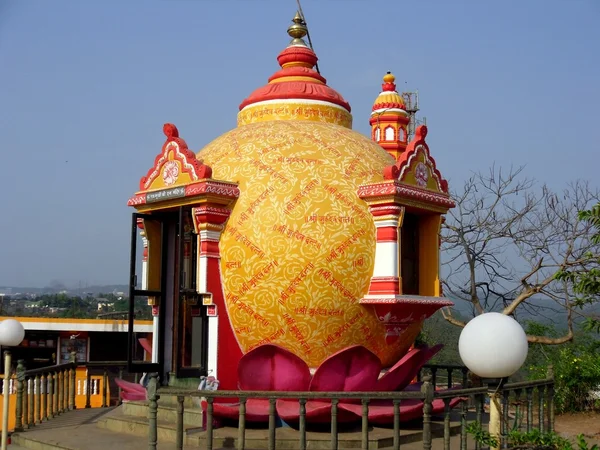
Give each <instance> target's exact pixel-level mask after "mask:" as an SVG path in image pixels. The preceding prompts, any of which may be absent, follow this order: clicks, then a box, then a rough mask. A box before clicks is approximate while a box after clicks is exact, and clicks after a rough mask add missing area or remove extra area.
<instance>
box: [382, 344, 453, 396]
mask: <svg viewBox="0 0 600 450" xmlns="http://www.w3.org/2000/svg"><path fill="white" fill-rule="evenodd" d="M443 347H444V345H443V344H438V345H434V346H433V347H425V348H421V349H420V350H421V351H420V352H419V353H417V355H418V356H416V357H415V360H414V361H412V362H413V363H414V364H413V365H412V366H411V368H410V370H406V371H405V372H404V371H402V369H401V368H400V369H398V376H397V377H396V376H393V375H390V376H393V377H394V378H395V379H396V380H398V381H401V382H400V383H398V384H397V386H396V388H395V389H393V390H395V391H402V390H404V388H406V386H408V385H409V384H410V382H411V381H412V380H414V378H415V377H416V376H417V374H418V373H419V370H421V367H423V366H424V365H425V364H427V363H428V362H429V360H430V359H431V358H433V357H434V356H435V355H436V354H437V352H439V351H440V350H441V349H442V348H443ZM394 367H396V366H394ZM390 370H391V369H390ZM386 375H387V374H386ZM400 375H402V377H400ZM382 378H383V377H382ZM390 384H392V383H391V380H390ZM377 390H381V389H379V388H378V389H377Z"/></svg>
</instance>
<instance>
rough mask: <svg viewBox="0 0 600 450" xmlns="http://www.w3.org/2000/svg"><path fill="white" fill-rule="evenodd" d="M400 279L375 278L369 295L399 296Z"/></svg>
mask: <svg viewBox="0 0 600 450" xmlns="http://www.w3.org/2000/svg"><path fill="white" fill-rule="evenodd" d="M399 294H400V279H399V278H398V277H373V278H371V284H370V285H369V295H399Z"/></svg>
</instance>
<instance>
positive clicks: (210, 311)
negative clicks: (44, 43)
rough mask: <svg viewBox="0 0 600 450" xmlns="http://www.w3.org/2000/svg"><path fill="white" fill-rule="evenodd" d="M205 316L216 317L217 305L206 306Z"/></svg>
mask: <svg viewBox="0 0 600 450" xmlns="http://www.w3.org/2000/svg"><path fill="white" fill-rule="evenodd" d="M206 315H207V316H208V317H217V305H208V306H207V307H206Z"/></svg>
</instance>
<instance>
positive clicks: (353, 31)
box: [0, 0, 600, 286]
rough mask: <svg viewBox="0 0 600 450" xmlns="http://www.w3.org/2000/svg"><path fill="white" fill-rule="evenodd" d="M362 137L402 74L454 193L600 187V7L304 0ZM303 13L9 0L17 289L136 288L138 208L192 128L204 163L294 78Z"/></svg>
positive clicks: (208, 2) (583, 0) (266, 4)
mask: <svg viewBox="0 0 600 450" xmlns="http://www.w3.org/2000/svg"><path fill="white" fill-rule="evenodd" d="M303 8H304V12H305V14H306V18H307V22H308V24H309V27H310V30H311V37H312V39H313V43H314V46H315V51H316V53H317V55H318V56H319V58H320V64H319V65H320V69H321V73H322V74H323V75H324V76H325V77H326V78H327V79H328V84H329V85H330V86H332V87H334V88H335V89H336V90H338V91H339V92H340V93H342V95H343V96H344V97H345V98H346V99H347V100H348V101H349V102H350V103H351V105H352V109H353V114H354V124H355V125H354V127H355V129H357V130H359V131H361V132H363V133H367V132H368V130H369V126H368V116H369V112H370V108H371V105H372V102H373V100H374V98H375V97H376V95H377V93H378V92H379V90H380V84H381V77H382V75H383V74H384V73H385V72H386V71H387V70H391V71H393V72H394V74H395V75H396V77H397V82H398V85H399V87H401V88H402V87H406V88H409V89H419V92H420V100H421V109H422V114H423V115H425V116H426V117H427V121H428V125H429V135H428V142H429V144H430V147H431V150H432V153H433V156H434V157H435V158H436V160H437V163H438V167H439V168H440V169H441V171H442V173H443V174H444V175H445V177H446V178H448V179H449V180H450V183H451V185H452V184H454V185H457V184H461V183H462V181H463V180H464V179H465V178H466V177H468V175H469V173H470V172H471V171H473V170H480V169H483V170H485V169H487V168H488V167H489V166H490V165H491V164H493V163H496V164H498V165H502V166H510V165H511V164H512V165H522V164H525V165H527V174H528V175H529V176H531V177H534V178H536V179H537V180H538V182H539V183H548V184H550V185H551V186H552V187H553V188H555V189H561V187H562V186H564V185H565V184H566V183H567V182H568V181H572V180H575V179H577V178H582V179H589V180H592V182H593V183H594V184H596V185H597V184H598V183H597V181H595V180H596V178H597V172H598V163H599V160H600V156H598V154H599V151H600V145H599V143H600V125H599V123H600V113H599V112H598V111H599V109H598V108H599V106H600V88H599V82H600V57H599V55H600V27H598V26H597V24H598V23H599V21H600V2H598V1H597V0H571V1H567V0H563V1H553V0H528V1H516V0H512V1H511V0H502V1H485V2H478V1H475V0H471V1H461V0H452V1H450V0H428V1H412V2H408V1H390V0H387V1H381V0H303ZM295 9H296V2H295V1H294V0H270V1H268V0H230V1H228V0H162V1H152V0H144V1H141V0H137V1H133V0H130V1H116V0H115V1H108V0H105V1H96V2H91V1H87V2H81V1H79V2H78V1H67V0H62V1H47V0H39V1H34V0H28V1H19V0H1V1H0V105H1V108H0V136H1V139H2V144H1V147H0V148H1V157H2V161H1V163H0V167H1V168H2V176H1V177H0V192H1V193H2V200H1V201H2V203H1V205H2V207H1V212H0V218H1V219H0V286H1V285H12V286H23V285H29V286H44V285H46V284H48V283H49V282H50V281H51V280H61V281H63V282H65V283H67V284H71V285H76V284H77V283H79V282H81V283H83V284H85V283H88V284H97V283H125V282H126V280H127V271H128V258H129V255H128V251H129V250H128V245H129V242H128V241H129V223H130V213H131V211H130V210H129V208H128V207H127V206H126V201H127V199H128V197H129V196H130V195H131V194H132V193H133V192H134V191H135V190H136V189H137V186H138V181H139V178H140V177H141V176H142V175H143V174H145V172H146V170H147V169H148V168H149V166H150V165H151V163H152V161H153V158H154V156H155V155H156V154H157V153H158V151H159V150H160V147H161V145H162V143H163V141H164V136H163V135H162V124H163V123H165V122H173V123H175V124H176V125H177V126H178V128H179V130H180V132H181V135H182V136H183V137H184V138H185V139H186V141H187V142H188V144H189V145H190V147H191V148H193V149H194V150H200V149H201V148H202V147H203V146H204V145H205V144H206V143H208V142H210V141H211V140H212V139H214V138H215V137H217V136H218V135H220V134H222V133H223V132H225V131H227V130H229V129H231V128H233V127H234V126H235V120H236V113H237V107H238V105H239V103H240V102H241V101H242V100H243V99H244V98H245V97H246V96H247V95H248V94H249V93H250V92H251V91H252V90H253V89H255V88H257V87H259V86H261V85H263V84H265V83H266V81H267V78H268V77H269V76H270V75H271V74H272V73H273V72H274V71H275V70H276V69H277V68H278V66H277V62H276V56H277V54H278V53H279V52H280V51H281V50H282V49H283V48H285V46H286V45H287V43H288V40H289V38H288V36H287V35H286V29H287V26H288V25H289V23H290V19H291V18H292V17H293V15H294V12H295Z"/></svg>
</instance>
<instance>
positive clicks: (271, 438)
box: [207, 398, 277, 450]
mask: <svg viewBox="0 0 600 450" xmlns="http://www.w3.org/2000/svg"><path fill="white" fill-rule="evenodd" d="M276 401H277V399H274V398H270V399H269V442H268V448H269V450H275V440H276V435H275V433H276V431H275V402H276ZM211 445H212V444H211ZM207 448H208V447H207Z"/></svg>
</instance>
